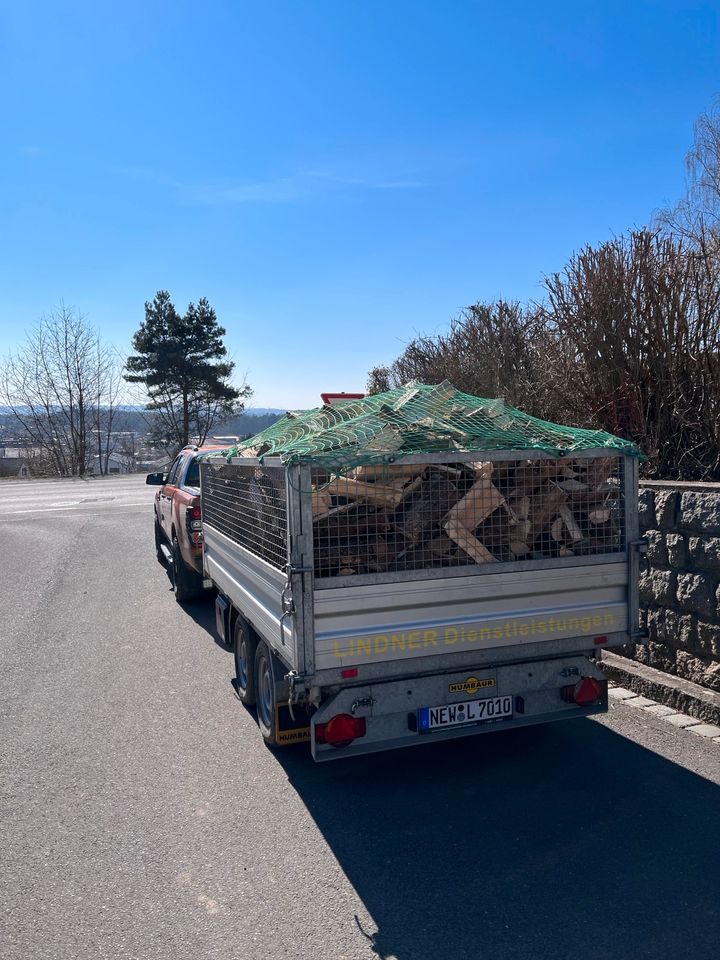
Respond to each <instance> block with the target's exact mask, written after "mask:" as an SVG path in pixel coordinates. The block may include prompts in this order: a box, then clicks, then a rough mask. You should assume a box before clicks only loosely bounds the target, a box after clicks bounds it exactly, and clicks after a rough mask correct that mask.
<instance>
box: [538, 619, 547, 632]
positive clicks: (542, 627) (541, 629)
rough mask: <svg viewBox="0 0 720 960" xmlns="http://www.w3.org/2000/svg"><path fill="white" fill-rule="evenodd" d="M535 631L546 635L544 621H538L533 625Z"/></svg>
mask: <svg viewBox="0 0 720 960" xmlns="http://www.w3.org/2000/svg"><path fill="white" fill-rule="evenodd" d="M535 629H536V630H537V632H538V633H546V632H547V624H546V623H545V621H544V620H540V621H539V622H538V623H536V624H535Z"/></svg>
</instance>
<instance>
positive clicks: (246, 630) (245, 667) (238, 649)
mask: <svg viewBox="0 0 720 960" xmlns="http://www.w3.org/2000/svg"><path fill="white" fill-rule="evenodd" d="M256 646H257V640H256V639H255V636H254V635H253V632H252V630H251V629H250V626H249V625H248V623H247V622H246V621H245V620H244V619H243V618H242V617H240V616H239V617H238V618H237V620H236V621H235V630H234V632H233V650H234V653H235V690H236V692H237V695H238V697H240V700H241V702H242V703H244V704H245V705H246V706H248V707H249V706H252V705H253V704H254V703H255V648H256Z"/></svg>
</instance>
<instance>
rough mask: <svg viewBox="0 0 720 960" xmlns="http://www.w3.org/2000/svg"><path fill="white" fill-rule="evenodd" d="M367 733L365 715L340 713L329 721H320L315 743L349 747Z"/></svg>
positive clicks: (316, 729)
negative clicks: (356, 715)
mask: <svg viewBox="0 0 720 960" xmlns="http://www.w3.org/2000/svg"><path fill="white" fill-rule="evenodd" d="M366 733H367V724H366V723H365V717H351V716H350V714H349V713H339V714H338V715H337V716H336V717H333V718H332V720H328V722H327V723H318V724H317V726H316V727H315V743H327V744H328V745H329V746H331V747H349V746H350V744H351V743H352V742H353V740H357V739H358V738H359V737H364V736H365V734H366Z"/></svg>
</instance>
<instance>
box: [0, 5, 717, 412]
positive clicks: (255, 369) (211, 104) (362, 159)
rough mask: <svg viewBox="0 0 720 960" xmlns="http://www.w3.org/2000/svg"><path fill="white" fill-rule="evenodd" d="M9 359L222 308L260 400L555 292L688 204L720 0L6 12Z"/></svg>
mask: <svg viewBox="0 0 720 960" xmlns="http://www.w3.org/2000/svg"><path fill="white" fill-rule="evenodd" d="M0 15H1V17H2V23H1V24H0V80H1V81H2V88H1V89H2V91H3V98H2V99H3V110H2V123H1V124H0V141H1V143H2V149H1V150H0V218H1V219H0V224H1V225H2V229H1V230H0V354H4V353H6V352H7V351H8V350H9V349H10V348H12V346H13V345H14V344H15V343H16V342H17V340H18V339H19V338H21V337H22V335H23V331H24V330H26V329H27V328H29V327H31V326H32V324H33V322H34V321H35V320H36V319H37V318H38V317H39V316H40V315H41V314H43V313H48V312H49V311H51V310H52V309H53V307H54V306H56V305H58V304H59V303H61V302H64V303H65V304H66V305H73V306H75V307H77V308H78V309H79V310H81V311H82V312H83V313H85V314H87V316H88V318H89V320H91V321H92V322H93V323H94V324H95V325H96V326H97V327H98V328H99V329H100V331H101V332H102V334H103V335H104V337H105V338H106V339H107V340H108V341H110V342H112V343H114V344H116V345H117V346H118V347H119V348H120V349H121V350H123V351H124V352H127V351H128V350H129V347H130V340H131V337H132V334H133V332H134V331H135V330H136V329H137V327H138V326H139V324H140V322H141V321H142V319H143V303H144V301H145V300H147V299H151V298H152V296H153V295H154V293H155V291H156V290H158V289H167V290H169V291H170V292H171V294H172V295H173V298H174V300H175V302H176V304H177V306H178V307H180V308H184V307H185V306H186V305H187V302H188V301H190V300H197V299H198V298H199V297H201V296H206V297H207V298H208V299H209V300H210V302H211V303H212V304H213V305H214V306H215V308H216V310H217V312H218V316H219V319H220V321H221V323H222V324H223V325H224V326H225V327H226V329H227V338H226V342H227V345H228V347H229V349H230V351H231V353H232V355H233V358H234V359H235V361H236V363H237V367H238V370H239V372H240V373H241V374H242V373H245V372H246V373H247V377H248V380H249V382H250V384H251V385H252V386H253V388H254V389H255V397H254V401H253V402H254V404H255V405H257V406H277V407H285V406H288V407H295V406H310V405H316V404H317V403H318V402H319V393H320V391H321V390H343V389H344V390H348V391H350V390H358V389H360V390H362V389H363V388H364V385H365V379H366V374H367V371H368V370H369V368H370V367H372V366H374V365H375V364H377V363H382V362H388V361H390V360H392V359H393V357H394V356H396V355H397V354H398V353H399V352H400V351H401V350H402V348H403V345H404V343H406V342H407V340H409V339H410V338H411V337H412V336H413V335H414V334H416V333H418V332H423V333H432V332H437V331H440V330H443V329H444V328H445V327H446V326H447V323H448V322H449V320H450V319H451V318H452V317H453V316H455V315H457V314H458V313H459V312H460V311H461V310H462V309H463V307H465V306H467V305H468V304H470V303H472V302H474V301H477V300H482V299H492V298H495V297H498V296H504V297H508V298H517V299H521V300H525V299H528V298H538V297H540V296H541V295H542V289H541V279H542V276H543V274H546V273H550V272H552V271H555V270H559V269H561V268H562V266H563V264H564V263H565V261H566V260H567V258H568V257H569V256H570V254H571V253H572V252H573V251H574V250H577V249H578V248H579V247H581V246H582V245H583V244H585V243H588V242H590V243H596V242H598V241H602V240H604V239H606V238H608V237H610V236H612V235H613V234H615V233H620V232H622V231H624V230H627V229H629V228H631V227H633V226H639V225H642V224H644V223H646V222H647V221H648V220H649V219H650V218H651V217H652V215H653V212H654V211H656V210H657V209H658V208H659V207H661V206H663V205H664V204H667V203H669V202H672V201H673V200H675V199H676V198H678V197H679V196H680V195H681V194H682V192H683V190H684V183H685V177H684V167H683V158H684V155H685V153H686V151H687V149H688V147H689V146H690V144H691V141H692V126H693V121H694V119H695V117H696V116H697V114H698V113H700V112H701V111H703V110H705V109H707V108H708V107H709V106H710V104H711V102H712V99H713V97H714V96H716V95H717V94H718V93H719V92H720V56H719V53H720V47H719V45H718V44H719V41H720V5H718V4H717V3H710V2H693V0H684V2H674V3H670V2H650V0H631V2H628V0H625V2H623V3H620V2H612V0H605V2H597V3H584V2H582V0H575V2H567V3H564V2H561V3H552V2H550V3H545V4H538V3H537V2H533V3H529V2H516V3H515V4H512V5H507V7H506V6H505V5H503V4H499V3H497V2H490V3H485V2H470V0H455V2H450V0H446V2H445V3H440V2H427V0H414V2H406V0H382V2H380V0H362V2H360V0H354V2H351V0H333V2H329V0H318V2H310V0H295V2H291V0H262V2H260V0H259V2H243V0H237V2H215V0H209V2H207V0H206V2H204V3H203V4H198V3H197V2H193V3H186V2H178V0H174V2H153V0H145V2H134V0H124V2H123V3H122V4H110V3H101V2H97V0H93V2H90V0H88V2H73V0H65V2H62V3H60V2H59V0H58V2H54V3H40V2H33V0H0Z"/></svg>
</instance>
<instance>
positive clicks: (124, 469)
mask: <svg viewBox="0 0 720 960" xmlns="http://www.w3.org/2000/svg"><path fill="white" fill-rule="evenodd" d="M102 465H103V467H105V473H132V472H133V471H134V469H135V458H134V457H131V456H129V454H127V453H118V452H114V453H111V454H110V455H109V456H108V458H107V465H106V464H105V457H103V458H102ZM87 472H88V473H90V474H94V475H96V476H99V475H100V473H101V469H100V457H99V456H97V454H96V455H95V456H94V457H93V459H92V461H91V462H90V463H89V464H88V469H87Z"/></svg>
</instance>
